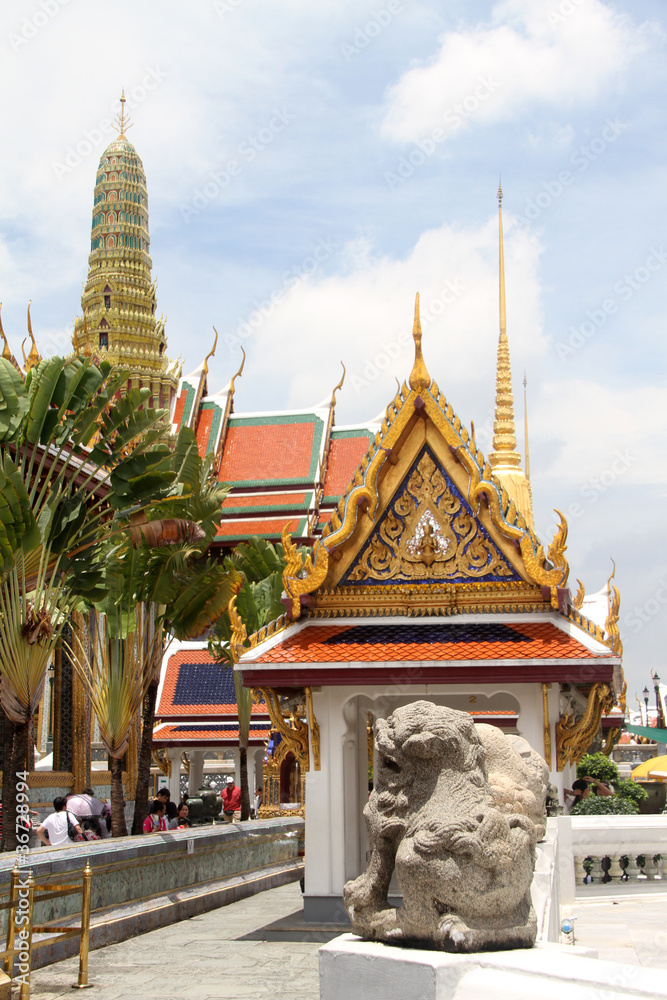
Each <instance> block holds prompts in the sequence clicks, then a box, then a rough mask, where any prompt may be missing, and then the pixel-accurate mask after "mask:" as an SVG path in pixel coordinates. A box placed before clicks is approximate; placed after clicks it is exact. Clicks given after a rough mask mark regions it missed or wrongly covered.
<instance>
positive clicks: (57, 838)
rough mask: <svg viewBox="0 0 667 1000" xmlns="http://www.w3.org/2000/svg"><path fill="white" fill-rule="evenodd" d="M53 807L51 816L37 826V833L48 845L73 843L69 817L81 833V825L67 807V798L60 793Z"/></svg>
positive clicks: (56, 845) (55, 845)
mask: <svg viewBox="0 0 667 1000" xmlns="http://www.w3.org/2000/svg"><path fill="white" fill-rule="evenodd" d="M53 808H54V810H55V812H52V813H51V815H50V816H47V817H46V819H45V820H44V821H43V822H42V824H41V825H40V826H38V827H37V829H36V830H35V833H36V834H37V836H38V837H39V839H40V840H41V842H42V843H43V844H46V846H47V847H58V846H60V845H61V844H71V843H72V841H71V840H70V838H69V832H68V829H67V817H68V816H69V821H70V823H71V824H72V826H73V827H74V828H75V830H76V832H77V833H81V827H80V826H79V824H78V822H77V818H76V816H73V815H72V813H68V812H67V809H66V808H65V799H64V798H62V797H61V796H60V795H59V796H58V797H57V798H55V799H54V800H53Z"/></svg>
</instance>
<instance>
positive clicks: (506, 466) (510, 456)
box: [489, 183, 533, 528]
mask: <svg viewBox="0 0 667 1000" xmlns="http://www.w3.org/2000/svg"><path fill="white" fill-rule="evenodd" d="M502 203H503V191H502V187H501V186H500V183H499V184H498V240H499V244H498V261H499V308H500V336H499V337H498V359H497V365H496V411H495V419H494V422H493V451H491V452H490V454H489V462H490V463H491V467H492V469H493V471H494V474H495V476H496V478H497V479H499V480H500V482H501V483H502V485H503V486H504V487H505V489H506V490H507V493H508V495H509V496H510V498H511V499H512V500H513V501H514V503H515V504H516V506H517V508H518V510H520V511H521V513H522V514H523V516H524V517H525V518H526V521H527V522H528V524H529V525H530V527H531V528H532V527H533V499H532V496H531V492H530V484H529V482H528V478H527V476H526V475H524V473H523V472H522V470H521V456H520V455H519V453H518V451H517V450H516V429H515V426H514V395H513V393H512V369H511V366H510V347H509V341H508V339H507V314H506V309H505V248H504V245H503V204H502Z"/></svg>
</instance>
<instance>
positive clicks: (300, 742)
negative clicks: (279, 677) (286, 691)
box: [252, 688, 308, 771]
mask: <svg viewBox="0 0 667 1000" xmlns="http://www.w3.org/2000/svg"><path fill="white" fill-rule="evenodd" d="M252 697H253V700H254V701H255V702H259V701H260V698H263V699H264V702H265V704H266V709H267V711H268V713H269V718H270V719H271V725H272V726H273V728H274V729H275V730H277V732H279V733H280V735H281V736H282V738H283V740H284V741H285V742H286V743H287V744H288V745H289V747H290V749H291V751H292V753H293V754H294V756H295V757H296V759H297V761H298V762H299V765H300V766H301V767H302V768H303V769H304V771H307V770H308V725H307V723H305V722H304V721H303V720H302V719H300V718H299V715H298V712H292V713H289V714H288V715H287V716H284V715H283V711H282V706H281V704H280V695H279V694H278V692H277V691H275V690H274V689H273V688H259V689H253V692H252Z"/></svg>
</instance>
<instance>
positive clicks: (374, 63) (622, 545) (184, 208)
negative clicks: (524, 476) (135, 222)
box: [0, 0, 667, 708]
mask: <svg viewBox="0 0 667 1000" xmlns="http://www.w3.org/2000/svg"><path fill="white" fill-rule="evenodd" d="M666 30H667V15H666V12H665V8H664V4H662V3H660V2H659V0H632V3H631V2H630V0H618V2H616V3H610V2H602V0H506V2H498V3H492V2H487V0H466V2H464V0H441V2H435V0H410V2H408V0H371V2H366V0H322V2H321V3H318V4H314V3H312V0H309V2H306V0H199V2H198V3H196V4H186V3H184V2H177V0H159V2H158V0H141V2H136V0H134V2H130V0H114V2H112V3H106V4H99V3H95V4H92V3H85V2H84V0H17V2H13V3H12V4H4V5H3V6H2V9H1V11H0V50H1V53H2V58H0V80H1V82H2V89H3V93H4V95H5V100H4V101H3V110H2V125H3V140H4V141H3V151H4V155H3V163H2V167H1V168H0V301H2V302H3V310H2V318H3V325H4V328H5V331H6V332H7V334H8V337H9V339H10V343H11V344H12V347H13V349H14V350H15V352H16V353H17V354H18V352H19V350H20V344H21V341H22V340H23V337H24V336H25V331H26V325H25V311H26V306H27V302H28V300H29V299H31V300H32V320H33V327H34V329H35V333H36V336H37V340H38V343H39V346H40V349H41V351H42V353H43V354H45V355H47V354H53V353H66V352H67V351H68V349H69V346H70V338H71V330H72V323H73V320H74V318H75V316H76V315H77V314H78V312H79V310H80V297H81V291H82V286H83V283H84V282H85V279H86V273H87V257H88V251H89V239H90V223H91V213H92V201H93V188H94V183H95V172H96V168H97V163H98V160H99V157H100V155H101V153H102V152H103V150H104V148H105V147H106V145H107V144H108V143H109V142H110V141H111V140H112V138H113V137H114V134H115V133H114V132H113V130H112V129H111V126H110V120H111V119H112V118H113V116H114V115H115V114H116V112H117V110H118V109H119V100H118V99H119V97H120V91H121V87H124V88H125V93H126V97H127V101H128V103H127V107H128V109H129V112H130V116H131V118H132V121H133V122H134V125H133V127H132V129H131V130H130V131H129V132H128V138H129V139H130V141H132V142H133V144H134V145H135V147H136V149H137V151H138V153H139V155H140V156H141V158H142V160H143V163H144V167H145V170H146V174H147V180H148V198H149V212H150V231H151V248H150V252H151V256H152V258H153V275H154V277H156V278H157V281H158V310H159V311H161V312H162V313H164V315H165V316H166V318H167V327H166V330H167V337H168V343H169V354H170V356H171V357H172V358H176V357H179V356H180V357H181V358H182V359H183V365H184V371H185V372H187V371H189V370H192V369H194V368H195V367H196V366H197V365H198V364H199V363H200V361H201V359H202V357H203V356H204V355H205V354H206V353H207V352H208V350H209V349H210V347H211V345H212V341H213V326H214V325H215V327H216V328H217V329H218V331H219V332H220V343H219V345H218V349H217V352H216V356H215V357H214V358H213V359H212V361H211V363H210V375H209V390H210V391H216V390H217V389H218V388H221V387H222V386H223V385H224V384H225V382H227V381H228V379H229V377H230V376H231V375H232V374H233V372H234V371H235V369H236V368H237V367H238V364H239V362H240V358H241V347H243V348H244V349H245V350H246V351H247V353H248V361H247V364H246V368H245V372H244V375H243V378H242V379H241V380H239V382H238V383H237V393H236V410H237V412H240V411H257V410H266V409H272V408H275V409H281V408H286V407H294V408H299V409H304V408H306V407H309V406H312V405H313V404H315V403H317V402H319V401H320V400H322V399H323V398H324V397H326V396H328V395H329V394H330V392H331V389H332V388H333V386H334V385H335V384H336V382H337V381H338V379H339V378H340V373H341V368H340V364H341V361H342V362H344V364H345V366H346V369H347V378H346V383H345V387H344V389H343V391H342V392H341V393H340V395H339V403H338V406H337V411H336V421H337V424H338V425H341V424H351V423H355V422H363V421H368V420H370V419H371V418H373V417H375V416H376V415H377V414H378V413H379V412H380V411H381V410H383V409H384V407H385V406H386V405H387V403H388V402H389V401H390V399H392V398H393V395H394V393H395V385H396V383H395V378H396V377H398V378H399V379H400V380H401V381H403V379H405V378H406V377H407V376H408V374H409V372H410V368H411V364H412V349H411V340H410V339H409V338H406V333H407V334H409V333H410V331H411V327H412V311H413V303H414V294H415V292H416V291H419V292H420V294H421V302H422V325H423V329H424V354H425V359H426V363H427V365H428V368H429V371H430V373H431V375H432V376H433V377H434V378H435V379H436V381H437V382H438V385H439V386H440V388H441V390H442V391H443V392H444V393H445V394H446V396H447V398H448V399H449V401H450V402H451V404H452V406H453V407H454V409H455V410H456V412H457V413H458V414H459V416H460V417H461V419H462V420H463V421H464V423H466V424H467V425H468V426H469V424H470V420H471V419H472V420H474V422H475V426H476V430H477V439H478V442H479V443H481V445H482V447H483V449H484V450H485V451H488V450H489V447H490V434H491V427H492V414H493V403H494V377H495V355H496V344H497V336H498V212H497V201H496V191H497V187H498V181H499V177H500V176H502V187H503V192H504V200H503V219H504V228H505V266H506V285H507V324H508V335H509V340H510V350H511V358H512V368H513V376H514V390H515V403H516V411H517V431H518V436H519V440H520V442H523V399H522V393H523V388H522V379H523V374H524V372H525V373H526V378H527V393H528V397H527V398H528V409H529V434H530V464H531V482H532V488H533V496H534V506H535V521H536V526H537V530H538V534H539V535H540V537H541V538H542V540H543V541H544V542H545V544H548V542H549V541H550V539H551V537H552V536H553V533H554V529H555V521H556V518H555V515H554V513H553V509H554V508H558V509H560V510H562V511H563V512H564V513H565V515H566V517H567V519H568V522H569V526H570V534H569V539H568V545H569V548H568V557H569V560H570V566H571V577H570V580H571V584H572V588H573V591H574V590H576V586H577V585H576V582H575V580H576V579H577V578H579V579H581V580H583V582H584V584H585V586H586V590H587V592H588V593H593V592H595V591H597V590H600V589H601V588H602V587H604V585H605V582H606V580H607V577H608V576H609V574H610V572H611V570H612V559H613V560H615V565H616V578H615V579H616V582H617V584H618V586H619V588H620V591H621V598H622V604H621V621H620V625H621V635H622V638H623V641H624V645H625V656H624V666H625V671H626V676H627V678H628V704H629V707H630V708H636V707H637V706H636V702H635V698H634V693H635V691H637V692H640V691H641V689H642V688H643V686H644V685H645V684H648V686H649V688H650V687H651V686H652V685H651V678H650V670H652V669H653V670H657V671H658V673H659V674H661V675H663V676H664V677H665V680H667V662H665V661H666V658H665V655H664V652H663V650H664V646H665V629H666V625H667V544H666V542H665V531H664V522H663V519H664V515H665V500H666V498H667V460H666V459H667V454H666V452H667V448H666V440H667V388H666V386H665V367H666V366H665V361H666V350H665V335H664V328H665V288H666V279H667V184H665V162H666V158H667V157H666V154H667V149H666V145H667V140H666V136H667V128H666V124H667V121H666V119H667V102H665V96H664V95H665V92H666V83H667V67H666V63H665V37H666Z"/></svg>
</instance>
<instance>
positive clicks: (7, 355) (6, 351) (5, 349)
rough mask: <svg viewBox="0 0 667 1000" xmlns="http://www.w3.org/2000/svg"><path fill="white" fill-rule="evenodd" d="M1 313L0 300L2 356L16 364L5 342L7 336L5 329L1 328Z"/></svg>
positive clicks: (0, 325)
mask: <svg viewBox="0 0 667 1000" xmlns="http://www.w3.org/2000/svg"><path fill="white" fill-rule="evenodd" d="M1 313H2V302H0V337H2V342H3V344H4V347H3V348H2V356H3V358H4V359H5V361H10V362H12V363H13V364H16V362H15V361H14V360H13V359H14V355H13V354H12V352H11V349H10V347H9V344H8V343H7V337H6V336H5V331H4V330H3V328H2V315H1Z"/></svg>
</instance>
